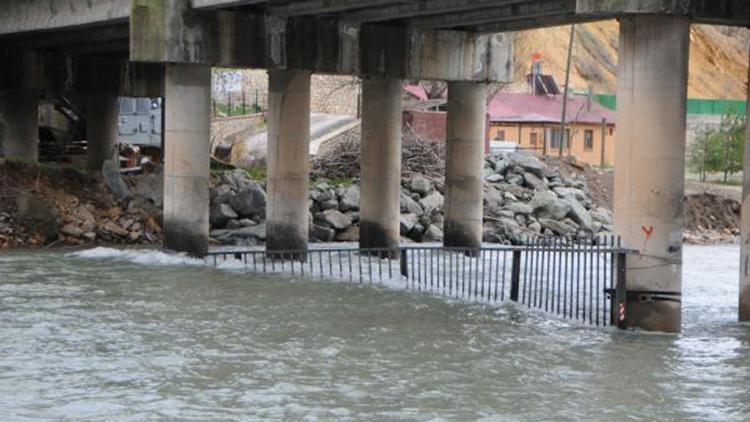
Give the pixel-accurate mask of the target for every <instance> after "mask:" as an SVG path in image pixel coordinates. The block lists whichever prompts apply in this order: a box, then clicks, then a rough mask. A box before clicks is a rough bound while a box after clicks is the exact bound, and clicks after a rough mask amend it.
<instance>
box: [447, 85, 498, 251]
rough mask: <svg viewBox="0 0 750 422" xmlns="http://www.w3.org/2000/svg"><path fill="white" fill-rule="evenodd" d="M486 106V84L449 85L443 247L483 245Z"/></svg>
mask: <svg viewBox="0 0 750 422" xmlns="http://www.w3.org/2000/svg"><path fill="white" fill-rule="evenodd" d="M486 109H487V90H486V85H485V84H483V83H474V82H450V83H449V84H448V122H447V136H446V156H445V160H446V162H445V207H444V208H445V223H444V230H443V231H444V238H443V244H444V245H445V246H446V247H461V248H478V247H480V246H481V245H482V206H483V203H482V201H483V189H482V188H483V161H484V143H485V137H486V128H485V124H486V117H485V115H486Z"/></svg>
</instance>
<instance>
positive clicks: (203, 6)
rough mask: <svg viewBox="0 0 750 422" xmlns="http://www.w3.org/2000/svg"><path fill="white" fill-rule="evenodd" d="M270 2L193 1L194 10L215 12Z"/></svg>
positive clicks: (255, 0) (232, 0) (258, 0)
mask: <svg viewBox="0 0 750 422" xmlns="http://www.w3.org/2000/svg"><path fill="white" fill-rule="evenodd" d="M267 2H268V0H193V9H198V10H213V9H225V8H231V7H241V6H250V5H254V4H263V3H267Z"/></svg>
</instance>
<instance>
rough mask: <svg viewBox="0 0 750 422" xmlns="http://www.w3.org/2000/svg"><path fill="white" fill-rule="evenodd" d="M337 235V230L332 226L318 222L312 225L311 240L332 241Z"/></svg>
mask: <svg viewBox="0 0 750 422" xmlns="http://www.w3.org/2000/svg"><path fill="white" fill-rule="evenodd" d="M335 235H336V230H334V229H332V228H330V227H323V226H319V225H317V224H313V225H311V226H310V240H312V241H313V242H330V241H332V240H333V237H334V236H335Z"/></svg>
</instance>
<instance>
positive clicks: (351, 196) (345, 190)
mask: <svg viewBox="0 0 750 422" xmlns="http://www.w3.org/2000/svg"><path fill="white" fill-rule="evenodd" d="M338 197H339V209H340V210H341V211H343V212H347V211H357V210H359V198H360V195H359V186H357V185H351V186H345V187H342V188H339V194H338Z"/></svg>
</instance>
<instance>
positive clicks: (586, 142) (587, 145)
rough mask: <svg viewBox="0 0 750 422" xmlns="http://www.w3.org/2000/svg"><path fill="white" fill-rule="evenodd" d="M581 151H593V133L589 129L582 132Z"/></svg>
mask: <svg viewBox="0 0 750 422" xmlns="http://www.w3.org/2000/svg"><path fill="white" fill-rule="evenodd" d="M583 149H585V150H592V149H594V131H593V130H591V129H586V131H585V132H583Z"/></svg>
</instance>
